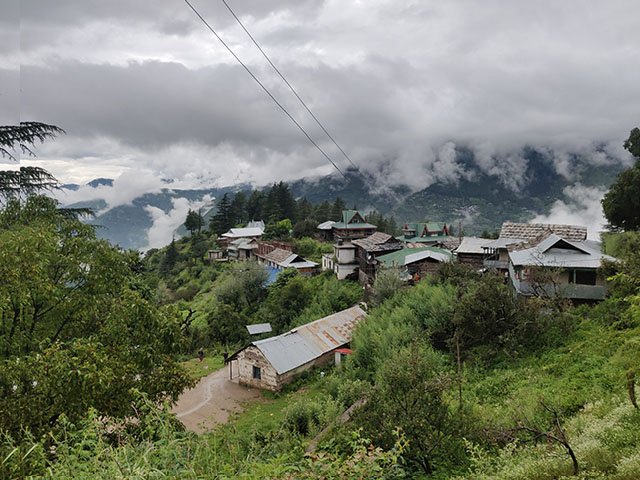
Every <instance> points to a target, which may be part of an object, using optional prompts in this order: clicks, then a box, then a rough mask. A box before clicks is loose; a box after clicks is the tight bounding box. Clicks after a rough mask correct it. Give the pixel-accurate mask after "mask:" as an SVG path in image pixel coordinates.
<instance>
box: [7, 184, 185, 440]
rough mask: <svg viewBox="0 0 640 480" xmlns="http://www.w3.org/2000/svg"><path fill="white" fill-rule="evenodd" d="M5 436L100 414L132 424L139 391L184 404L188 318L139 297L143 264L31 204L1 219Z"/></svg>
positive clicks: (50, 207)
mask: <svg viewBox="0 0 640 480" xmlns="http://www.w3.org/2000/svg"><path fill="white" fill-rule="evenodd" d="M0 224H2V225H3V228H2V230H0V244H1V245H2V246H3V248H2V249H0V276H1V277H2V279H3V281H2V283H1V284H0V356H1V357H2V359H3V360H2V361H1V362H0V389H1V390H2V391H3V395H2V396H1V399H0V417H2V419H1V420H0V430H2V429H4V430H5V431H9V432H12V433H13V434H15V435H18V436H19V435H21V433H20V432H21V431H22V429H24V428H28V429H30V430H32V431H34V432H41V431H42V430H43V429H47V428H50V426H51V425H53V424H54V423H55V421H56V419H57V418H58V417H59V416H60V415H62V414H65V415H66V416H67V417H68V418H71V419H77V418H79V417H80V416H81V415H84V413H86V411H87V409H88V408H90V407H93V408H96V409H97V410H98V411H99V412H100V414H103V415H107V416H112V417H118V418H124V417H125V416H132V415H134V413H135V412H133V411H132V410H131V401H132V393H131V392H132V391H133V389H134V388H136V389H139V390H140V391H144V392H147V393H148V394H149V395H150V396H151V397H152V398H153V399H154V401H159V400H161V399H162V398H165V397H166V396H169V397H171V398H175V397H177V395H178V394H179V393H180V392H181V391H182V389H183V388H184V387H185V386H186V385H188V384H189V383H190V382H189V379H188V377H187V376H186V374H185V373H184V372H183V371H182V369H181V368H180V367H179V366H178V364H177V363H175V362H174V361H173V360H172V355H174V354H175V353H177V352H178V351H179V350H180V349H181V342H182V341H183V338H182V333H181V329H180V320H181V319H180V316H179V315H178V312H175V311H173V310H159V309H157V308H156V307H155V306H153V305H151V304H150V303H149V302H148V300H145V298H144V296H145V294H144V289H141V288H139V287H140V285H139V284H138V275H139V273H140V268H139V267H140V266H139V262H138V258H137V256H135V257H134V256H132V255H128V254H124V253H123V252H121V251H119V250H118V249H116V248H114V247H112V246H110V245H109V244H108V243H107V242H106V241H104V240H100V239H97V238H96V236H95V232H94V230H93V228H92V227H91V226H88V225H85V224H83V223H82V222H80V221H78V220H77V219H75V218H72V217H71V218H70V217H67V216H65V215H61V214H60V212H59V211H58V210H57V203H56V202H55V201H54V200H52V199H48V198H46V197H43V196H30V197H28V198H26V200H25V201H24V203H23V204H22V205H16V203H15V202H10V203H9V205H8V206H7V207H6V208H5V209H4V210H2V212H1V213H0Z"/></svg>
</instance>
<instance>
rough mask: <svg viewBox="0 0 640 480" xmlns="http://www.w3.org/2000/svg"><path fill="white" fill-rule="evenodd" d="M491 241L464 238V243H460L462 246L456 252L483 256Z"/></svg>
mask: <svg viewBox="0 0 640 480" xmlns="http://www.w3.org/2000/svg"><path fill="white" fill-rule="evenodd" d="M491 241H492V240H491V239H487V238H478V237H462V242H460V245H459V246H458V248H456V249H455V250H454V251H455V252H456V253H478V254H483V253H484V252H485V251H484V248H483V247H484V246H485V245H487V244H488V243H490V242H491Z"/></svg>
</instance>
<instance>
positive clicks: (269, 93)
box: [184, 0, 347, 179]
mask: <svg viewBox="0 0 640 480" xmlns="http://www.w3.org/2000/svg"><path fill="white" fill-rule="evenodd" d="M184 2H185V3H186V4H187V5H188V6H189V8H190V9H191V10H193V13H195V14H196V15H197V16H198V18H199V19H200V20H201V21H202V23H204V24H205V26H206V27H207V28H208V29H209V30H210V31H211V33H213V34H214V35H215V37H216V38H217V39H218V40H219V41H220V43H222V45H223V46H224V47H225V48H226V49H227V50H228V51H229V53H230V54H231V55H232V56H233V58H235V59H236V61H237V62H238V63H239V64H240V65H242V67H243V68H244V69H245V70H246V71H247V73H248V74H249V75H251V78H253V79H254V80H255V82H256V83H257V84H258V85H260V87H262V89H263V90H264V91H265V93H266V94H267V95H269V97H270V98H271V100H273V101H274V102H275V103H276V105H278V107H280V109H281V110H282V111H283V112H284V113H285V115H287V117H289V119H290V120H291V121H292V122H293V123H294V124H295V125H296V127H298V128H299V129H300V131H301V132H302V133H303V134H304V136H305V137H307V139H308V140H309V141H310V142H311V143H312V144H313V146H314V147H316V148H317V149H318V151H319V152H320V153H321V154H322V155H323V156H324V157H325V158H326V159H327V160H328V161H329V162H330V163H331V165H333V166H334V167H335V169H336V170H337V171H338V172H340V175H342V176H343V177H344V178H345V179H346V178H347V176H346V175H345V174H344V173H343V172H342V170H340V168H339V167H338V165H336V163H335V162H334V161H333V160H331V158H330V157H329V155H327V154H326V152H325V151H324V150H323V149H322V148H321V147H320V145H318V144H317V143H316V142H315V140H314V139H313V138H311V137H310V136H309V134H308V133H307V131H306V130H305V129H304V128H302V125H300V124H299V123H298V121H297V120H296V119H295V118H293V116H292V115H291V114H290V113H289V112H288V111H287V109H286V108H284V106H283V105H282V104H281V103H280V102H279V101H278V100H277V99H276V97H274V96H273V95H272V94H271V92H270V91H269V90H268V89H267V87H265V86H264V84H263V83H262V82H261V81H260V80H259V79H258V77H256V76H255V75H254V73H253V72H252V71H251V70H250V69H249V67H247V66H246V65H245V63H244V62H243V61H242V60H240V58H239V57H238V56H237V55H236V54H235V52H234V51H233V50H232V49H231V47H229V45H227V43H226V42H225V41H224V40H223V39H222V37H221V36H220V35H218V33H217V32H216V31H215V30H214V29H213V27H212V26H211V25H209V22H207V21H206V20H205V19H204V17H203V16H202V15H200V12H198V10H196V8H195V7H194V6H193V5H192V4H191V3H190V2H189V0H184Z"/></svg>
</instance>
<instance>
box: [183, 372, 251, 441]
mask: <svg viewBox="0 0 640 480" xmlns="http://www.w3.org/2000/svg"><path fill="white" fill-rule="evenodd" d="M257 398H261V394H260V391H259V390H257V389H254V388H247V387H243V386H241V385H238V383H237V381H236V380H233V381H232V380H229V368H228V367H223V368H221V369H220V370H217V371H215V372H213V373H211V374H209V375H207V376H206V377H204V378H202V379H200V381H199V382H198V384H197V385H196V386H195V387H194V388H192V389H190V390H185V392H184V393H183V394H182V395H180V398H179V399H178V401H177V402H176V404H175V405H174V407H173V409H172V411H173V413H175V415H176V417H178V419H179V420H180V421H181V422H182V423H183V424H184V426H185V427H186V428H187V430H190V431H192V432H196V433H202V432H206V431H208V430H211V429H212V428H213V427H214V426H216V425H218V424H220V423H225V422H226V421H227V420H228V419H229V415H231V414H232V413H234V412H240V411H242V409H243V406H242V404H243V403H244V402H246V401H248V400H252V399H257Z"/></svg>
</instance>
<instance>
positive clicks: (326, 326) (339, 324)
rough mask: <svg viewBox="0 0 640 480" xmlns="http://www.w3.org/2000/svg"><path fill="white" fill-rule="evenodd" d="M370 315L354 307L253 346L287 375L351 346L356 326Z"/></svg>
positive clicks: (281, 372)
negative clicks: (306, 364) (334, 351)
mask: <svg viewBox="0 0 640 480" xmlns="http://www.w3.org/2000/svg"><path fill="white" fill-rule="evenodd" d="M366 315H367V314H366V313H365V311H364V310H362V308H360V307H359V306H355V307H351V308H348V309H346V310H343V311H341V312H338V313H334V314H333V315H329V316H328V317H324V318H321V319H319V320H315V321H313V322H311V323H307V324H305V325H302V326H300V327H296V328H294V329H292V330H290V331H288V332H286V333H283V334H282V335H278V336H276V337H271V338H266V339H264V340H258V341H256V342H253V343H252V345H255V346H256V347H257V348H258V349H259V350H260V351H261V352H262V354H263V355H264V357H265V358H266V359H267V360H268V361H269V363H270V364H271V365H272V366H273V368H275V370H276V372H278V374H283V373H286V372H288V371H290V370H293V369H295V368H298V367H300V366H302V365H304V364H305V363H308V362H310V361H312V360H314V359H316V358H318V357H320V356H321V355H323V354H325V353H328V352H331V351H333V350H335V349H336V348H340V347H342V346H344V345H346V344H347V343H349V342H350V341H351V334H352V333H353V329H354V328H355V326H356V324H357V323H358V322H359V321H360V320H362V319H363V318H364V317H365V316H366Z"/></svg>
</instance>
